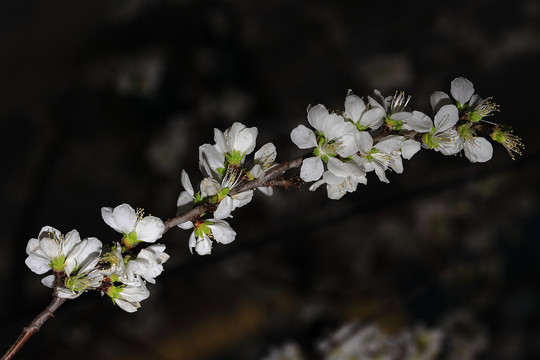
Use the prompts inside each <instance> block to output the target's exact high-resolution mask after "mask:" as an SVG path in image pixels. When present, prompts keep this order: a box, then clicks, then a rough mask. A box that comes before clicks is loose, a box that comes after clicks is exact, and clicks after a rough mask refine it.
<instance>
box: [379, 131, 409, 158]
mask: <svg viewBox="0 0 540 360" xmlns="http://www.w3.org/2000/svg"><path fill="white" fill-rule="evenodd" d="M402 140H403V137H402V136H399V135H389V136H387V137H385V138H383V139H382V140H381V141H379V142H378V143H377V144H375V148H376V149H378V150H379V151H380V152H382V153H385V154H391V153H392V152H394V151H398V150H399V149H400V148H401V144H402Z"/></svg>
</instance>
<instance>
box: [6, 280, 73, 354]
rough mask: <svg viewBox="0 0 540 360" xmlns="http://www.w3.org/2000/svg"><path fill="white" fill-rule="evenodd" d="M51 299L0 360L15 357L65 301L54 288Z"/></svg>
mask: <svg viewBox="0 0 540 360" xmlns="http://www.w3.org/2000/svg"><path fill="white" fill-rule="evenodd" d="M52 297H53V298H52V301H51V303H50V304H49V306H47V307H46V308H45V310H43V311H42V312H41V313H39V314H38V316H36V317H35V318H34V320H32V322H31V323H30V324H29V325H28V326H27V327H25V328H24V329H23V331H22V333H21V335H20V336H19V338H18V339H17V340H16V341H15V342H14V343H13V345H11V347H10V348H9V350H8V351H7V352H6V353H5V354H4V356H3V357H2V360H10V359H12V358H13V356H15V354H16V353H17V352H18V351H19V350H20V349H21V348H22V346H23V345H24V344H25V343H26V342H27V341H28V339H30V337H31V336H32V335H34V334H35V333H36V332H38V331H39V329H40V328H41V326H42V325H43V323H45V321H47V320H49V319H50V318H52V317H53V316H54V315H53V314H54V312H55V311H56V309H58V308H59V307H60V305H62V304H63V303H64V302H65V301H66V300H67V298H60V297H58V292H57V290H56V288H54V290H53V294H52Z"/></svg>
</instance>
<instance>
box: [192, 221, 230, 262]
mask: <svg viewBox="0 0 540 360" xmlns="http://www.w3.org/2000/svg"><path fill="white" fill-rule="evenodd" d="M235 237H236V231H234V230H233V228H232V227H231V226H230V225H229V223H228V222H226V221H224V220H219V219H207V220H201V221H198V222H196V223H195V224H194V231H193V233H191V236H190V237H189V250H190V251H191V252H192V253H193V249H195V251H196V252H197V254H199V255H208V254H210V253H211V251H212V240H215V241H216V242H218V243H220V244H229V243H231V242H233V241H234V239H235Z"/></svg>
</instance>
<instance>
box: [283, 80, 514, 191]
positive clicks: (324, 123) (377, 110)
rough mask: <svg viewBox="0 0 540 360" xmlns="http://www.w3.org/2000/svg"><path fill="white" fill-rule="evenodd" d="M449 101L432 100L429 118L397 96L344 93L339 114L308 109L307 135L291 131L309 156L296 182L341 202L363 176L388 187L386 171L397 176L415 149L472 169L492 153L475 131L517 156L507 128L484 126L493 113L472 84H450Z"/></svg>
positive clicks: (441, 96)
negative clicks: (458, 159) (459, 158)
mask: <svg viewBox="0 0 540 360" xmlns="http://www.w3.org/2000/svg"><path fill="white" fill-rule="evenodd" d="M450 94H451V96H449V95H448V94H446V93H444V92H442V91H436V92H434V93H433V94H432V96H431V99H430V102H431V106H432V109H433V113H434V115H433V119H432V118H431V117H430V116H428V115H426V114H424V113H423V112H420V111H417V110H411V109H409V108H408V104H409V100H410V96H406V95H405V93H404V92H396V94H395V95H394V96H391V97H384V96H382V94H381V93H380V92H379V91H377V90H375V93H374V96H373V97H371V96H368V97H367V99H363V98H360V97H359V96H357V95H355V94H353V93H352V91H350V90H349V93H348V94H347V97H346V98H345V111H344V112H342V113H341V114H338V113H330V112H329V111H328V110H327V109H326V107H324V106H323V105H321V104H319V105H316V106H313V107H310V108H308V113H307V118H308V122H309V124H310V125H311V127H312V128H313V129H310V128H308V127H306V126H305V125H299V126H297V127H296V128H295V129H294V130H293V131H292V132H291V140H292V141H293V142H294V143H295V144H296V145H297V146H298V147H299V148H300V149H310V150H312V155H313V156H311V157H308V158H306V159H305V160H304V162H303V164H302V168H301V169H300V177H301V178H302V180H304V181H306V182H314V183H313V184H312V185H311V187H310V190H315V189H317V188H318V187H319V186H321V185H323V184H326V188H327V192H328V197H329V198H331V199H340V198H341V197H343V195H345V194H346V193H347V192H354V191H356V189H357V186H358V184H364V185H365V184H367V177H366V173H368V172H371V171H374V172H375V174H376V175H377V177H378V178H379V180H380V181H383V182H386V183H388V182H389V180H388V178H387V176H386V171H387V170H393V171H395V172H397V173H401V172H403V159H406V160H408V159H411V158H412V157H413V156H414V155H415V154H416V153H417V152H418V151H419V150H420V149H421V148H424V149H431V150H435V151H438V152H440V153H442V154H443V155H454V154H458V153H460V152H463V153H464V154H465V157H467V159H469V160H470V161H471V162H473V163H476V162H486V161H488V160H490V159H491V157H492V154H493V147H492V145H491V143H490V142H489V141H488V140H487V139H486V138H484V137H482V136H479V135H478V133H480V132H485V133H487V134H488V135H489V137H491V139H492V140H494V141H496V142H498V143H501V144H502V145H503V146H504V147H505V148H506V149H507V151H508V152H509V154H510V155H511V157H512V159H513V158H514V155H513V154H514V153H517V154H521V149H522V148H523V144H522V143H521V141H520V139H519V138H518V137H517V136H515V135H513V134H512V133H511V130H510V129H509V128H508V127H506V126H504V125H497V124H494V123H492V122H490V121H487V120H486V119H485V118H486V117H488V116H490V115H492V114H493V113H494V112H495V111H498V106H497V105H496V104H494V103H493V102H492V101H491V98H486V99H482V98H481V97H480V96H479V95H478V94H475V93H474V87H473V84H472V82H470V81H469V80H467V79H465V78H462V77H459V78H456V79H454V80H453V81H452V83H451V88H450Z"/></svg>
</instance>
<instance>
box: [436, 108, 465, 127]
mask: <svg viewBox="0 0 540 360" xmlns="http://www.w3.org/2000/svg"><path fill="white" fill-rule="evenodd" d="M458 120H459V114H458V109H457V107H455V106H454V105H444V106H443V107H441V109H440V110H439V111H438V112H437V114H436V115H435V120H434V124H435V134H438V133H441V132H443V131H446V130H448V129H450V128H451V127H452V126H454V125H455V124H456V123H457V122H458Z"/></svg>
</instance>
